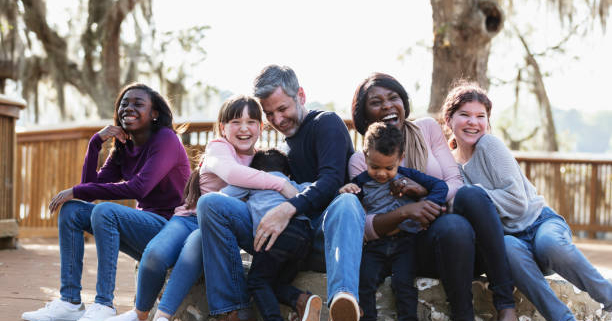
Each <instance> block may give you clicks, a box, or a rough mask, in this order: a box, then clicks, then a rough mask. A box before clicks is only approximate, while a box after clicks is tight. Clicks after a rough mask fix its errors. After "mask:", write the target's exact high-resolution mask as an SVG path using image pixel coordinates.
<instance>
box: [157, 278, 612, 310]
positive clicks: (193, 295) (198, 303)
mask: <svg viewBox="0 0 612 321" xmlns="http://www.w3.org/2000/svg"><path fill="white" fill-rule="evenodd" d="M247 268H248V266H247ZM548 281H549V283H550V285H551V287H552V289H553V290H554V291H555V293H557V295H558V296H559V297H560V298H561V300H562V301H563V302H565V304H567V305H568V306H569V307H570V309H571V310H572V312H573V313H574V315H575V316H576V319H577V320H588V321H612V313H609V312H604V311H603V310H602V305H601V304H599V303H597V302H596V301H594V300H593V299H591V297H590V296H589V295H588V294H587V293H586V292H582V291H580V290H578V289H577V288H576V287H574V286H573V285H572V284H570V283H569V282H567V281H565V280H563V279H561V278H559V277H555V276H553V277H549V278H548ZM326 282H327V277H326V275H325V274H323V273H316V272H302V273H300V274H299V275H298V277H297V278H296V280H295V281H294V282H293V284H294V285H295V286H296V287H298V288H300V289H304V290H309V291H311V292H313V293H316V294H319V295H320V296H321V298H322V299H323V301H324V303H325V304H324V307H323V310H322V312H321V321H328V320H327V319H328V314H329V312H328V310H327V296H326V295H325V294H326ZM415 283H416V286H417V287H418V289H419V305H418V317H419V320H432V321H448V320H450V318H449V316H450V305H449V304H448V303H447V302H446V295H445V293H444V289H443V288H442V285H441V284H440V281H439V280H436V279H428V278H419V279H417V280H416V281H415ZM472 293H473V295H474V310H475V312H476V320H477V321H489V320H491V321H492V320H495V316H496V312H495V308H494V307H493V302H492V293H491V291H489V290H488V289H487V282H486V280H485V279H484V278H483V279H479V280H476V281H474V282H473V283H472ZM205 294H206V293H205V286H204V279H203V278H200V279H199V280H198V283H196V284H195V285H194V286H193V287H192V288H191V291H190V292H189V295H188V296H187V298H185V300H184V301H183V303H182V304H181V306H180V307H179V309H178V311H177V313H176V315H175V320H181V321H207V320H208V319H211V321H212V320H213V319H214V318H211V317H209V315H208V314H209V313H208V312H209V311H208V303H207V301H206V295H205ZM514 299H515V302H516V303H517V314H518V316H519V321H545V320H544V318H543V317H542V316H541V315H540V314H539V313H538V312H537V311H536V309H535V307H534V306H533V305H532V304H531V303H530V302H529V301H528V300H527V299H526V298H525V296H524V295H523V294H522V293H520V292H519V291H515V292H514ZM376 305H377V308H378V320H380V321H393V320H396V319H397V318H396V313H395V299H394V296H393V293H392V290H391V279H390V278H387V279H386V280H385V282H384V283H383V284H382V285H381V286H380V288H379V289H378V292H377V293H376ZM155 309H157V304H156V305H155V307H154V308H153V312H154V311H155ZM281 312H282V314H283V315H284V316H287V315H288V314H289V313H294V312H292V310H291V309H289V308H288V307H286V306H282V305H281ZM153 314H154V313H151V317H152V316H153ZM260 320H261V318H260Z"/></svg>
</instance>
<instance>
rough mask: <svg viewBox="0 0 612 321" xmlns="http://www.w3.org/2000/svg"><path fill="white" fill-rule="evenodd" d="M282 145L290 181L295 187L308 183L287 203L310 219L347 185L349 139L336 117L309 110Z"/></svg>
mask: <svg viewBox="0 0 612 321" xmlns="http://www.w3.org/2000/svg"><path fill="white" fill-rule="evenodd" d="M285 141H286V142H287V145H288V146H289V153H288V154H287V156H288V157H289V167H290V169H291V178H292V179H293V180H294V181H296V182H298V183H303V182H312V184H311V185H310V186H309V187H308V188H306V189H305V190H304V191H303V192H301V193H299V194H297V195H296V196H295V197H293V198H291V199H289V203H291V204H292V205H293V206H295V208H296V209H297V212H298V213H304V214H306V215H307V216H309V217H310V218H311V219H314V218H316V217H318V216H319V215H321V212H322V211H323V210H324V209H325V208H326V207H327V205H329V203H330V202H331V201H332V199H333V198H334V196H335V195H336V194H337V193H338V189H339V188H340V187H341V186H342V185H344V184H345V183H347V182H348V181H349V178H348V171H347V164H348V160H349V158H350V157H351V155H352V154H353V152H354V149H353V143H352V141H351V137H350V136H349V133H348V129H347V128H346V125H345V124H344V122H343V121H342V119H340V117H339V116H338V115H336V113H333V112H329V111H321V110H311V111H309V112H308V114H307V115H306V117H304V121H303V122H302V124H301V125H300V128H299V129H298V131H297V132H296V133H295V135H293V136H291V137H289V138H285Z"/></svg>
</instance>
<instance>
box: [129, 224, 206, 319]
mask: <svg viewBox="0 0 612 321" xmlns="http://www.w3.org/2000/svg"><path fill="white" fill-rule="evenodd" d="M173 266H174V269H173V270H172V273H171V274H170V278H169V279H168V284H167V285H166V289H165V290H164V294H163V295H162V298H161V301H160V303H159V306H158V309H159V310H160V311H162V312H165V313H168V314H170V315H173V314H174V313H175V312H176V309H178V307H179V306H180V305H181V302H183V299H184V298H185V296H186V295H187V293H189V290H190V289H191V286H192V285H193V284H194V283H195V282H196V281H197V279H198V278H199V277H200V275H201V274H202V242H201V233H200V230H199V229H198V222H197V218H196V217H195V216H173V217H172V218H171V219H170V221H168V223H167V224H166V226H164V228H163V229H162V230H161V231H160V232H159V233H158V234H157V235H156V236H155V237H154V238H153V239H152V240H151V242H149V244H148V245H147V247H146V248H145V250H144V253H143V254H142V259H141V260H140V265H139V267H138V280H137V282H138V285H137V289H136V309H138V310H140V311H149V310H151V308H152V307H153V304H154V303H155V298H157V295H158V294H159V291H161V289H162V287H163V285H164V281H165V279H166V271H167V270H168V269H169V268H171V267H173Z"/></svg>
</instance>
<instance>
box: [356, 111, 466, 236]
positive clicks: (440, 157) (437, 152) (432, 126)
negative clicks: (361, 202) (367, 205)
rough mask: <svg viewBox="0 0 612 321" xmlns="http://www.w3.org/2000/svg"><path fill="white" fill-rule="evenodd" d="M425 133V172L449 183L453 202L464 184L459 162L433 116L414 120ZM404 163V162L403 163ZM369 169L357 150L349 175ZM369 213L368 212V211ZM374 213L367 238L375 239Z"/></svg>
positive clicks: (449, 191)
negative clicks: (456, 160)
mask: <svg viewBox="0 0 612 321" xmlns="http://www.w3.org/2000/svg"><path fill="white" fill-rule="evenodd" d="M414 123H415V124H416V125H417V126H419V128H420V129H421V132H422V133H423V138H424V139H425V143H426V144H427V154H428V155H427V168H426V170H425V174H427V175H431V176H433V177H436V178H439V179H441V180H444V181H445V182H446V184H447V185H448V194H447V196H446V200H447V201H449V202H451V203H452V199H453V198H454V197H455V193H457V190H459V188H460V187H461V186H463V179H462V178H461V173H460V172H459V167H458V166H457V162H455V159H454V158H453V155H452V154H451V152H450V149H449V148H448V144H447V142H446V139H445V138H444V134H443V133H442V129H441V128H440V125H439V124H438V123H437V122H436V121H435V120H434V119H433V118H431V117H425V118H420V119H417V120H415V121H414ZM402 165H403V164H402ZM365 170H367V165H366V162H365V157H364V155H363V152H361V151H359V152H355V154H353V156H351V159H350V160H349V168H348V171H349V176H350V178H351V179H353V177H355V176H357V175H359V174H361V173H362V172H363V171H365ZM366 214H367V213H366ZM373 218H374V215H373V214H368V215H366V223H365V239H366V240H368V241H369V240H374V239H377V238H379V236H378V235H377V234H376V232H375V231H374V226H373V225H372V219H373Z"/></svg>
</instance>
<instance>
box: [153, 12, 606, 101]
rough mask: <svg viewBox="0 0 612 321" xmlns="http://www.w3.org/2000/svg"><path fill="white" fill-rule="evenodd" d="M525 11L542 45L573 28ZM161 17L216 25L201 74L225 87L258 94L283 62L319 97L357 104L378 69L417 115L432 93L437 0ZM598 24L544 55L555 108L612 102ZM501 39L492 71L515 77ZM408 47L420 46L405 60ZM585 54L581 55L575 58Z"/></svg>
mask: <svg viewBox="0 0 612 321" xmlns="http://www.w3.org/2000/svg"><path fill="white" fill-rule="evenodd" d="M525 11H526V12H525V13H523V11H521V17H522V18H523V19H526V20H525V21H538V25H537V29H536V30H535V31H534V34H533V35H532V36H531V39H532V42H533V47H534V50H536V51H537V50H538V48H544V47H546V46H552V45H555V44H556V43H557V42H558V40H559V39H560V38H561V37H562V36H563V35H564V34H565V33H563V32H561V31H559V29H558V24H557V20H558V19H557V17H556V15H555V14H544V13H546V10H545V9H544V8H540V9H538V10H525ZM154 16H155V18H154V19H155V21H156V23H157V26H158V27H159V28H160V29H162V30H175V29H182V28H187V27H190V26H193V25H197V24H205V25H209V26H210V27H211V29H210V30H208V31H207V32H206V38H205V39H204V40H203V41H204V47H205V48H206V50H207V51H208V57H207V59H206V60H205V61H204V62H203V63H202V64H201V66H200V68H199V69H198V70H197V74H198V77H199V78H201V80H203V81H204V82H205V83H208V84H211V85H214V86H216V87H218V88H220V89H224V90H230V91H232V92H234V93H247V94H248V93H251V86H252V81H253V78H254V77H255V76H256V75H257V73H258V72H259V70H261V68H263V67H264V66H265V65H267V64H271V63H275V64H286V65H289V66H291V67H292V68H293V69H294V70H295V71H296V73H297V75H298V78H299V80H300V83H301V85H302V87H304V89H305V91H306V95H307V100H308V101H310V102H312V101H318V102H320V103H327V102H334V103H335V104H336V106H337V107H341V108H348V106H349V105H350V101H351V99H352V96H353V93H354V90H355V88H356V86H357V84H358V82H359V81H361V80H362V79H363V78H365V77H367V76H368V74H370V73H371V72H374V71H382V72H387V73H389V74H391V75H393V76H395V77H396V78H398V79H399V80H400V82H402V84H403V85H404V86H405V87H406V89H407V90H408V92H409V93H410V95H411V96H412V99H413V103H414V105H415V106H417V109H418V113H423V112H424V110H425V108H426V106H427V103H428V101H429V88H430V82H431V70H432V61H431V53H430V52H429V51H428V49H427V48H425V47H424V46H423V45H419V43H420V44H425V45H427V46H430V45H431V43H432V31H431V30H432V20H431V19H432V18H431V5H430V2H429V1H407V0H395V1H392V0H381V1H377V2H376V3H375V5H374V3H373V2H371V1H363V0H356V1H329V0H327V1H323V0H313V1H307V2H305V1H295V0H289V1H287V0H284V1H282V0H258V1H236V0H228V1H197V0H191V1H187V0H183V1H154ZM546 16H548V18H546ZM611 21H612V20H611ZM506 26H507V27H508V26H509V25H508V24H507V25H506ZM519 27H522V26H519ZM521 29H524V28H521ZM599 29H600V28H599V25H596V26H595V28H594V30H595V31H594V33H595V35H594V36H592V37H589V38H587V39H583V38H581V37H575V39H576V40H575V41H572V42H571V47H569V48H570V50H569V51H568V53H567V54H566V55H565V56H564V55H557V56H555V58H553V59H549V60H548V61H546V62H543V63H542V67H544V68H545V71H549V72H551V73H552V75H553V76H552V77H550V78H547V79H546V80H545V82H546V85H547V86H548V89H549V95H550V99H551V101H552V103H553V106H554V107H556V108H562V109H569V108H581V109H583V110H604V109H612V105H611V103H610V100H609V99H608V96H609V94H608V93H609V91H610V83H611V80H612V64H611V63H610V57H612V49H611V48H612V36H611V32H608V34H607V35H606V36H605V37H603V36H601V32H600V31H599ZM496 39H497V42H496V43H494V46H493V50H492V55H491V58H490V64H489V73H490V74H492V73H494V74H495V75H496V76H498V77H500V78H503V79H511V78H512V77H514V76H515V74H516V65H517V64H518V63H519V62H520V60H521V59H522V56H521V55H522V51H520V50H522V49H521V47H520V44H519V43H517V42H515V43H508V41H507V40H504V39H502V36H501V35H500V36H498V37H497V38H496ZM407 49H409V50H411V54H410V55H409V56H406V59H405V60H404V61H400V60H399V59H398V57H399V56H400V55H401V54H403V53H404V52H406V50H407ZM517 50H519V51H517ZM512 52H515V54H513V55H510V54H509V53H512ZM576 55H578V56H580V59H579V60H573V59H572V57H573V56H576ZM511 56H516V57H515V58H512V57H511ZM491 96H492V98H493V100H494V103H495V102H496V103H497V106H503V107H506V106H509V105H510V104H511V101H510V100H511V99H513V97H512V95H511V91H510V89H506V90H497V91H496V90H494V89H492V90H491Z"/></svg>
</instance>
